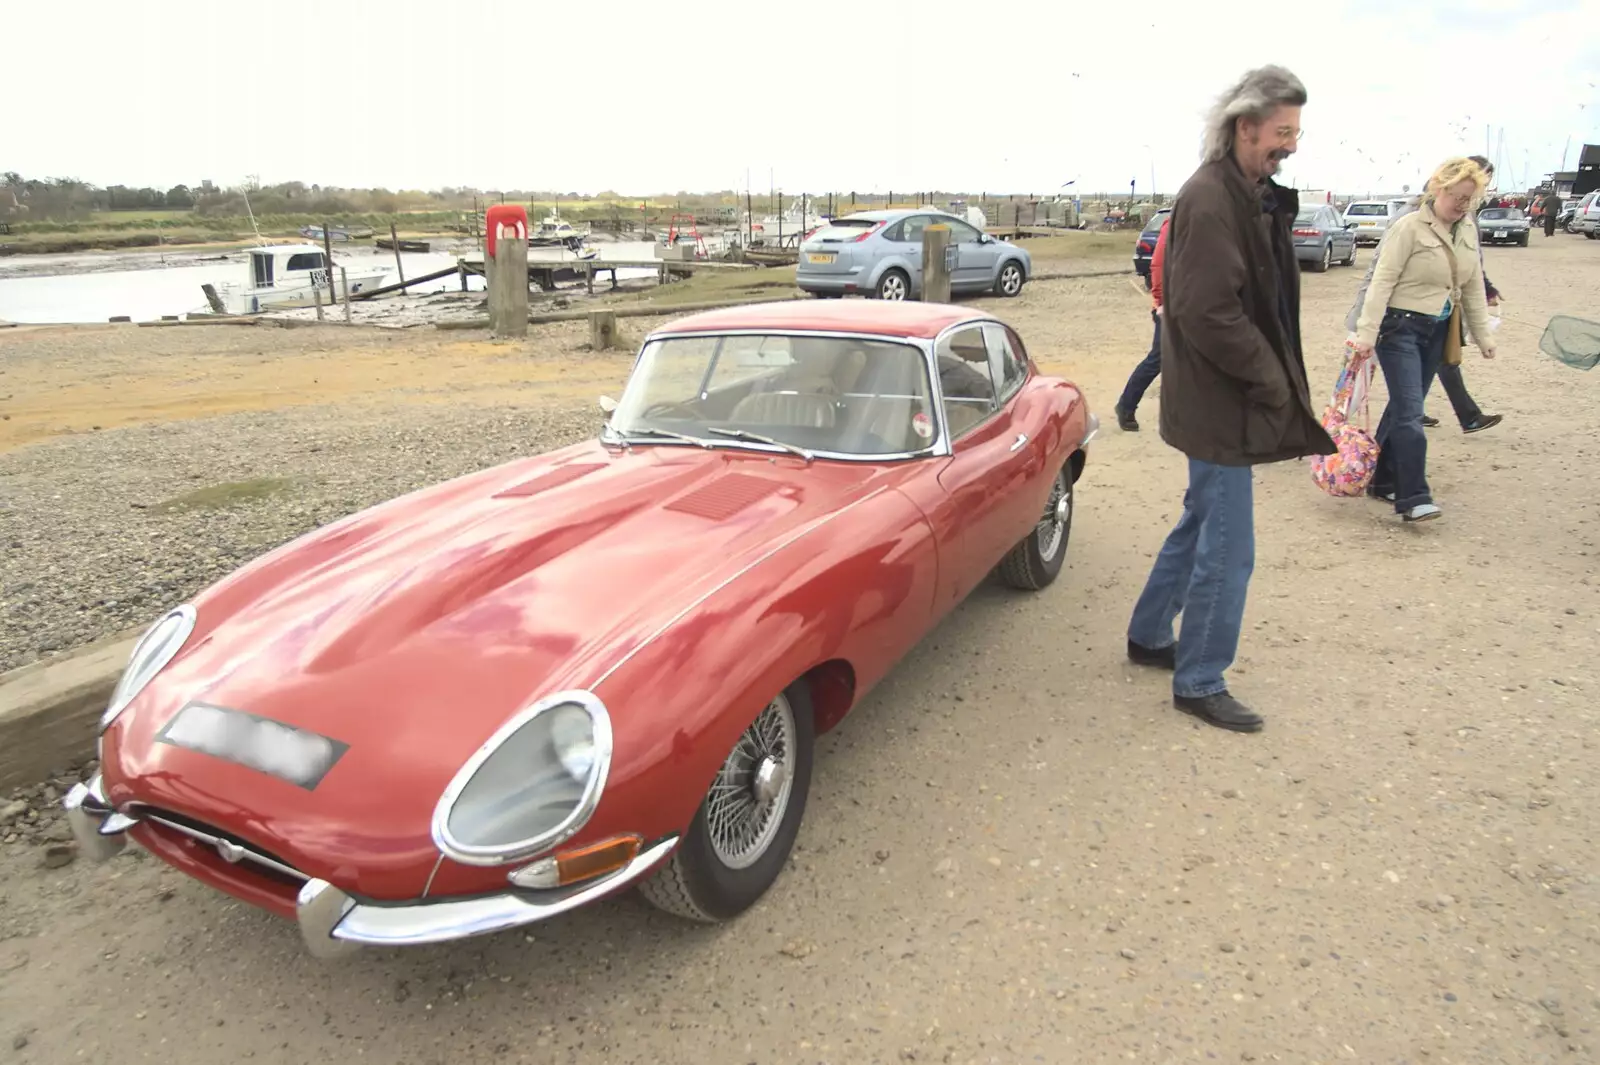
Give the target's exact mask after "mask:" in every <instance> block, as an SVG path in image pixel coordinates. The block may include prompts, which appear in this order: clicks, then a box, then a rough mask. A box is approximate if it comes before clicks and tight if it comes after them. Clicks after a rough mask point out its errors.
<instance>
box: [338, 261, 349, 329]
mask: <svg viewBox="0 0 1600 1065" xmlns="http://www.w3.org/2000/svg"><path fill="white" fill-rule="evenodd" d="M339 291H340V292H342V293H344V324H345V325H349V324H350V278H349V277H348V276H346V274H345V272H344V267H342V266H341V267H339Z"/></svg>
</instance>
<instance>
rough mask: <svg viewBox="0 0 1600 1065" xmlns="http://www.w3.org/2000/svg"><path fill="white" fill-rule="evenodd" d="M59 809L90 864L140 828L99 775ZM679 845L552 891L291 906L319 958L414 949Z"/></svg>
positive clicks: (307, 895) (663, 842)
mask: <svg viewBox="0 0 1600 1065" xmlns="http://www.w3.org/2000/svg"><path fill="white" fill-rule="evenodd" d="M62 805H63V806H64V807H65V808H66V813H67V823H68V824H69V825H71V826H72V835H73V838H74V839H76V840H77V842H78V849H79V851H80V852H81V853H82V854H83V856H84V857H86V858H89V859H92V860H94V861H106V860H107V859H110V858H113V857H115V856H116V855H117V854H118V853H119V852H121V850H122V849H123V847H125V846H126V845H127V842H128V837H127V832H128V829H130V828H132V827H133V826H134V825H136V824H138V823H139V820H138V819H137V818H134V817H130V816H128V815H125V814H121V813H118V812H117V811H116V810H115V809H113V808H112V807H111V805H110V804H109V803H108V802H107V801H106V797H105V793H104V791H103V790H102V789H101V781H100V777H99V775H96V776H95V777H94V778H93V779H92V780H90V781H89V782H88V783H87V784H75V785H73V787H72V790H71V791H69V792H67V797H66V798H65V799H64V800H62ZM162 823H163V824H166V825H168V827H172V828H176V829H178V830H179V831H182V832H186V833H187V834H189V835H191V836H194V837H196V838H202V837H203V838H204V839H205V840H208V841H210V842H213V843H215V842H217V841H216V840H215V839H214V838H213V837H204V836H203V834H202V833H198V832H196V831H195V830H194V829H192V828H188V827H185V826H180V825H176V824H172V823H170V822H166V821H163V822H162ZM224 842H226V841H224ZM677 845H678V837H677V836H668V837H666V838H664V839H660V840H657V841H656V842H654V843H652V844H651V845H650V846H648V847H646V848H644V849H643V850H641V851H640V852H639V853H638V855H637V856H636V857H635V858H634V859H633V861H631V862H629V863H628V864H627V865H625V866H623V867H622V868H621V869H618V870H616V871H615V872H612V873H609V874H607V875H605V876H602V877H599V878H597V879H594V880H589V881H584V882H583V883H579V884H573V885H571V886H569V887H565V888H558V889H555V890H551V891H525V890H512V891H506V892H503V893H497V894H492V895H473V896H469V897H462V898H440V899H417V900H414V901H408V902H396V903H380V902H372V901H368V900H364V899H358V898H356V897H354V896H352V895H349V894H347V893H346V892H344V891H341V890H340V889H338V888H336V887H334V886H333V885H332V884H330V883H328V882H327V881H326V880H318V879H315V878H309V879H306V880H305V883H304V884H303V885H302V886H301V888H300V893H299V896H298V898H297V899H296V902H295V920H296V923H297V924H299V926H300V935H301V938H302V939H304V940H305V944H306V949H307V950H308V951H309V952H310V953H311V954H312V955H314V956H315V957H318V958H333V957H339V956H341V955H344V954H346V953H349V952H351V951H353V950H355V949H357V948H359V947H363V946H369V947H412V946H421V945H424V944H428V943H447V942H450V941H451V940H456V939H465V938H468V937H470V936H481V935H489V934H491V933H494V932H503V931H506V930H508V929H511V928H517V927H520V926H522V925H528V924H534V923H536V922H538V921H543V920H545V919H547V918H550V917H554V916H556V915H557V914H561V913H566V912H567V911H568V910H575V909H577V908H578V907H580V906H583V905H586V904H587V903H589V902H592V901H594V900H595V899H597V898H599V897H601V896H602V895H608V894H610V893H611V892H613V891H616V890H618V889H619V888H621V887H623V886H625V885H627V884H629V883H632V882H633V881H635V880H638V879H639V878H640V877H642V876H644V875H645V874H646V873H648V872H649V871H650V870H651V869H653V868H654V867H655V865H656V863H657V862H659V861H660V860H661V859H663V858H665V857H666V856H667V855H668V854H670V853H671V852H672V848H674V847H676V846H677ZM236 850H237V851H238V852H239V853H240V856H241V857H244V858H246V859H248V860H252V861H256V862H258V863H260V864H264V865H269V866H271V867H273V868H275V869H277V870H278V871H280V872H288V873H291V874H293V875H296V876H302V877H303V876H304V874H300V873H298V872H296V871H295V870H292V869H289V868H288V867H287V866H283V865H280V864H278V863H277V862H275V861H271V860H270V859H267V858H265V857H264V856H261V855H257V854H255V853H254V852H252V851H246V850H244V849H243V848H236ZM229 860H230V861H231V860H235V859H233V858H230V859H229Z"/></svg>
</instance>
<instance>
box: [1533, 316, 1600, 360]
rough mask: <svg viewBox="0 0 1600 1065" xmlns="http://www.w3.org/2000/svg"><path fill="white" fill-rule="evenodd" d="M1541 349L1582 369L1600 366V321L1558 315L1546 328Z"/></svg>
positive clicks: (1541, 340) (1554, 357)
mask: <svg viewBox="0 0 1600 1065" xmlns="http://www.w3.org/2000/svg"><path fill="white" fill-rule="evenodd" d="M1539 350H1540V351H1542V352H1544V353H1545V354H1546V355H1549V356H1550V357H1551V358H1553V359H1559V360H1561V361H1562V362H1564V363H1566V364H1567V365H1568V366H1571V367H1574V368H1576V369H1579V370H1592V369H1594V368H1595V366H1596V365H1600V322H1589V321H1585V320H1584V319H1582V318H1569V317H1568V316H1566V315H1564V314H1558V315H1556V316H1555V317H1554V318H1552V319H1550V324H1549V325H1547V326H1545V327H1544V336H1542V337H1540V338H1539Z"/></svg>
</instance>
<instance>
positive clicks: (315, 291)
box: [311, 285, 324, 322]
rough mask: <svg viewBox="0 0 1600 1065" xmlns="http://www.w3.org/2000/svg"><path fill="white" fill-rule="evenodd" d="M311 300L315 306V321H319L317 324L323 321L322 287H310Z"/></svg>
mask: <svg viewBox="0 0 1600 1065" xmlns="http://www.w3.org/2000/svg"><path fill="white" fill-rule="evenodd" d="M311 298H312V300H314V301H315V302H316V304H317V321H319V322H320V321H323V320H324V319H323V317H322V286H321V285H312V286H311Z"/></svg>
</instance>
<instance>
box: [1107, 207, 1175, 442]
mask: <svg viewBox="0 0 1600 1065" xmlns="http://www.w3.org/2000/svg"><path fill="white" fill-rule="evenodd" d="M1171 228H1172V223H1171V216H1170V215H1169V216H1168V221H1167V223H1166V224H1165V225H1163V226H1162V227H1161V235H1160V236H1158V237H1156V249H1155V251H1153V252H1151V253H1150V299H1151V306H1150V321H1151V322H1153V323H1155V336H1154V337H1153V338H1152V339H1151V341H1150V353H1149V354H1148V355H1146V356H1145V357H1144V359H1143V360H1142V361H1141V362H1140V363H1139V365H1137V366H1135V367H1134V368H1133V373H1131V374H1129V375H1128V383H1127V384H1126V385H1124V386H1123V387H1122V397H1121V398H1120V399H1118V400H1117V405H1116V406H1115V407H1114V408H1113V409H1114V410H1115V411H1116V414H1117V425H1119V426H1120V427H1121V428H1122V429H1123V430H1124V431H1125V432H1130V433H1137V432H1138V431H1139V420H1138V419H1137V418H1135V417H1134V412H1135V411H1136V410H1138V408H1139V401H1140V400H1141V399H1143V398H1144V394H1145V391H1146V390H1147V389H1149V387H1150V385H1151V383H1152V382H1154V381H1155V379H1156V378H1157V377H1160V376H1161V268H1162V266H1163V265H1164V263H1165V260H1166V257H1167V231H1168V230H1169V229H1171Z"/></svg>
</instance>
